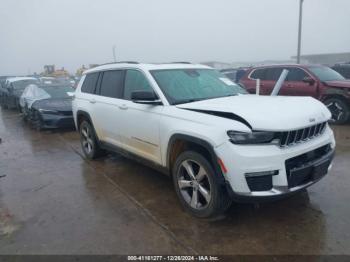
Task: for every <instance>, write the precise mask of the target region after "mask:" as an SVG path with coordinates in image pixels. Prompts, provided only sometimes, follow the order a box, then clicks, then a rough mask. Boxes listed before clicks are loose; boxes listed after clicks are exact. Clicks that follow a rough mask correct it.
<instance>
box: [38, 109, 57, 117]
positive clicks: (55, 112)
mask: <svg viewBox="0 0 350 262" xmlns="http://www.w3.org/2000/svg"><path fill="white" fill-rule="evenodd" d="M39 112H40V113H43V114H51V115H57V114H58V113H59V112H58V111H56V110H49V109H42V108H40V109H39Z"/></svg>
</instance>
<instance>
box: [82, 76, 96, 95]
mask: <svg viewBox="0 0 350 262" xmlns="http://www.w3.org/2000/svg"><path fill="white" fill-rule="evenodd" d="M98 74H99V73H91V74H87V75H86V77H85V80H84V83H83V85H82V87H81V92H84V93H89V94H93V93H95V88H96V83H97V79H98Z"/></svg>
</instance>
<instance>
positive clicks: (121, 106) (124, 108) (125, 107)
mask: <svg viewBox="0 0 350 262" xmlns="http://www.w3.org/2000/svg"><path fill="white" fill-rule="evenodd" d="M118 107H119V108H120V109H121V110H126V109H128V106H127V105H126V104H122V105H120V106H118Z"/></svg>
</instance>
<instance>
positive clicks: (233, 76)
mask: <svg viewBox="0 0 350 262" xmlns="http://www.w3.org/2000/svg"><path fill="white" fill-rule="evenodd" d="M248 69H249V67H240V68H227V69H222V70H220V72H221V73H222V74H223V75H225V76H226V77H227V78H229V79H230V80H232V81H233V82H235V83H239V80H240V79H241V78H242V76H244V74H245V73H246V72H247V70H248Z"/></svg>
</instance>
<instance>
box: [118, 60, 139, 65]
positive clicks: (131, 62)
mask: <svg viewBox="0 0 350 262" xmlns="http://www.w3.org/2000/svg"><path fill="white" fill-rule="evenodd" d="M114 64H139V62H137V61H118V62H114Z"/></svg>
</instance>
